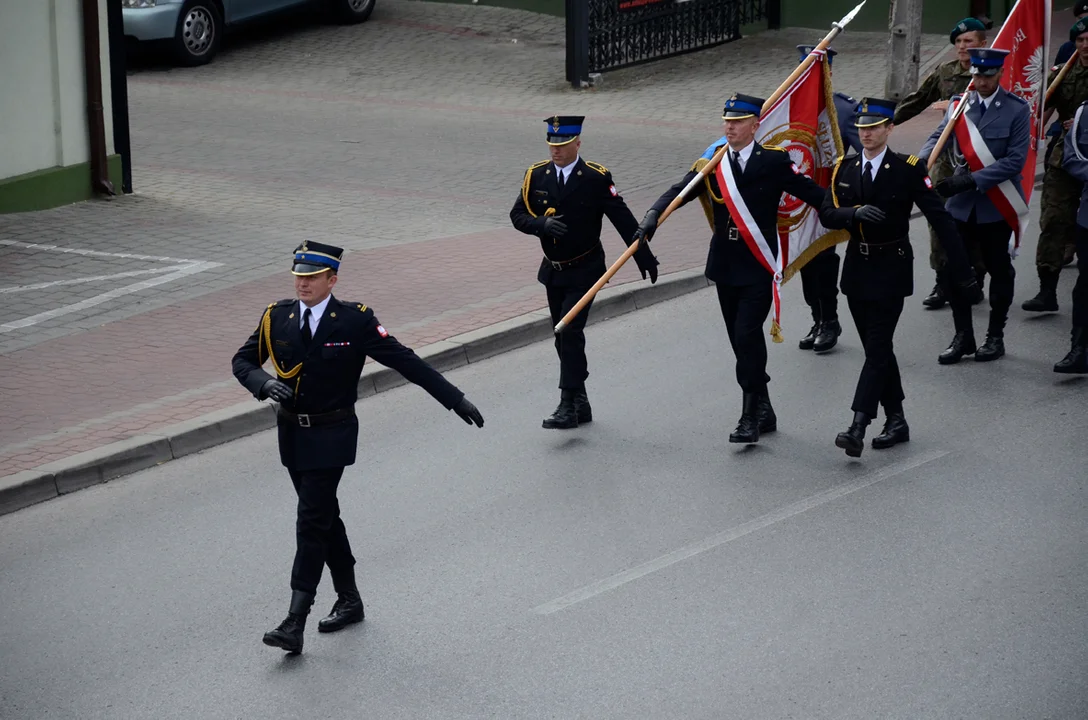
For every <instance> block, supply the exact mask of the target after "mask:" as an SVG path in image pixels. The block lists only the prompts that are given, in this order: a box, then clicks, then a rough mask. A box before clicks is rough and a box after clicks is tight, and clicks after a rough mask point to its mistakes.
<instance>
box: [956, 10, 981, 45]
mask: <svg viewBox="0 0 1088 720" xmlns="http://www.w3.org/2000/svg"><path fill="white" fill-rule="evenodd" d="M965 32H986V26H985V25H984V24H983V23H982V21H981V20H979V19H978V18H973V17H971V18H964V19H963V20H960V21H959V22H958V23H956V27H954V28H952V32H951V33H950V34H949V36H948V38H949V39H948V41H949V42H950V43H952V44H953V45H955V44H956V38H958V37H959V36H960V35H963V34H964V33H965Z"/></svg>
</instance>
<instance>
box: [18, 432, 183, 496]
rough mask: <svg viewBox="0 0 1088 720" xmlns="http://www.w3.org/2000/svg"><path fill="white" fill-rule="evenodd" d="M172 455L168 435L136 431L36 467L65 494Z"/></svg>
mask: <svg viewBox="0 0 1088 720" xmlns="http://www.w3.org/2000/svg"><path fill="white" fill-rule="evenodd" d="M171 459H172V456H171V454H170V440H169V439H168V438H166V437H164V436H161V435H136V436H134V437H130V438H126V439H125V440H118V441H117V442H113V443H110V444H108V445H103V446H102V447H97V448H94V449H93V450H88V451H87V452H82V453H79V454H78V455H73V456H71V457H69V458H65V459H64V460H57V461H56V462H51V463H46V464H45V465H42V466H40V467H39V468H38V470H39V471H40V472H43V473H50V474H52V475H53V479H54V480H55V481H56V484H57V491H58V492H59V493H60V494H61V495H64V494H65V493H70V492H74V491H76V490H82V489H83V488H86V487H90V486H92V485H97V484H98V483H104V482H106V481H107V480H112V479H113V478H116V477H121V476H123V475H128V474H129V473H131V472H135V471H137V470H143V469H144V468H149V467H154V466H155V465H158V464H160V463H164V462H167V461H169V460H171Z"/></svg>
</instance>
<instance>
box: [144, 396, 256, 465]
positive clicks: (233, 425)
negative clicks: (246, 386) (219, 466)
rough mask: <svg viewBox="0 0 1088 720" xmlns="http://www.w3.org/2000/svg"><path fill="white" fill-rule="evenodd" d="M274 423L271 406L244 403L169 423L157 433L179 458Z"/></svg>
mask: <svg viewBox="0 0 1088 720" xmlns="http://www.w3.org/2000/svg"><path fill="white" fill-rule="evenodd" d="M275 426H276V412H275V410H274V408H273V407H272V406H271V405H261V404H258V403H255V402H245V403H239V404H238V405H234V406H232V407H229V408H226V409H224V410H216V411H214V412H210V413H208V414H206V415H201V416H200V417H198V418H195V419H193V420H186V421H184V422H180V423H176V424H174V425H168V426H166V427H164V428H161V429H160V430H158V431H157V433H156V434H158V435H162V436H163V437H165V438H167V439H168V440H169V441H170V455H171V457H172V458H180V457H185V456H186V455H189V454H191V453H195V452H200V451H202V450H207V449H208V448H210V447H214V446H216V445H221V444H222V443H225V442H230V441H231V440H237V439H238V438H240V437H245V436H246V435H252V434H253V433H255V432H260V431H261V430H268V429H269V428H273V427H275Z"/></svg>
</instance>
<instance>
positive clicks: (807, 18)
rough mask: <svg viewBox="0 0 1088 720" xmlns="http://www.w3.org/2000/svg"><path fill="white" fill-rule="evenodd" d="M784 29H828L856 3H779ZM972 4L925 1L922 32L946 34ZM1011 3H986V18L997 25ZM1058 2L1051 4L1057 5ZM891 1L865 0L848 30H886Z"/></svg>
mask: <svg viewBox="0 0 1088 720" xmlns="http://www.w3.org/2000/svg"><path fill="white" fill-rule="evenodd" d="M781 1H782V25H783V26H784V27H788V26H793V27H811V28H830V27H831V23H833V22H835V21H836V20H838V19H839V18H841V17H842V16H843V15H845V14H846V13H848V12H850V10H851V8H853V7H854V6H855V5H857V4H858V2H860V0H823V1H822V2H815V1H814V0H781ZM976 4H984V3H973V2H971V0H943V1H942V2H934V0H929V2H926V3H925V5H924V8H923V10H922V32H927V33H942V34H943V33H948V32H951V30H952V28H953V27H954V26H955V24H956V23H957V22H959V21H960V20H962V19H963V18H965V17H967V16H969V15H970V14H971V8H972V7H973V6H975V5H976ZM1014 4H1015V2H1014V0H989V8H990V9H989V14H990V19H992V20H994V21H995V22H996V23H1000V22H1001V21H1002V20H1004V19H1005V16H1006V15H1007V14H1008V12H1009V10H1011V9H1012V6H1013V5H1014ZM1061 4H1062V3H1061V1H1060V0H1059V1H1058V2H1055V3H1054V5H1055V6H1056V7H1057V6H1060V5H1061ZM890 11H891V0H869V1H868V2H867V3H865V7H863V8H862V9H861V12H860V13H858V16H857V17H856V18H854V20H853V22H851V23H850V25H849V29H850V30H887V29H888V14H889V12H890Z"/></svg>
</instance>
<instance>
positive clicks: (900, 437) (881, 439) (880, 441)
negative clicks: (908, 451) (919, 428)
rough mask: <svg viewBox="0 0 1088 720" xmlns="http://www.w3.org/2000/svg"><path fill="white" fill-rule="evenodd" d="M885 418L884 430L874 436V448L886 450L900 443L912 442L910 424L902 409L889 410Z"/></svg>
mask: <svg viewBox="0 0 1088 720" xmlns="http://www.w3.org/2000/svg"><path fill="white" fill-rule="evenodd" d="M885 412H886V413H887V417H886V418H885V420H884V431H883V432H881V433H880V434H879V435H877V436H876V437H875V438H873V449H874V450H886V449H887V448H890V447H895V446H896V445H898V444H899V443H905V442H910V426H909V425H907V417H906V416H905V415H904V414H903V411H902V410H897V411H895V412H888V411H886V410H885Z"/></svg>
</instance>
